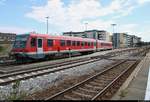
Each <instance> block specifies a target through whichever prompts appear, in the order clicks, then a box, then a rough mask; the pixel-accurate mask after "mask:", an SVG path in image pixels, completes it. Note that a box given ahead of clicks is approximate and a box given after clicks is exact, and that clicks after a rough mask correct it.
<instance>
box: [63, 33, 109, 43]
mask: <svg viewBox="0 0 150 102" xmlns="http://www.w3.org/2000/svg"><path fill="white" fill-rule="evenodd" d="M63 35H65V36H75V37H82V38H92V39H98V40H103V41H110V36H109V33H108V32H107V31H105V30H88V31H84V32H64V33H63Z"/></svg>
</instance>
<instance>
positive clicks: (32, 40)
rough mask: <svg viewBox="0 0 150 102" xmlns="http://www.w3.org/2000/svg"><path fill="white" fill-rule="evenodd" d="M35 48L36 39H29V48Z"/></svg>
mask: <svg viewBox="0 0 150 102" xmlns="http://www.w3.org/2000/svg"><path fill="white" fill-rule="evenodd" d="M35 46H36V38H32V39H31V47H35Z"/></svg>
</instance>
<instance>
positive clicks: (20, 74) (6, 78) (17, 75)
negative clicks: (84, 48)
mask: <svg viewBox="0 0 150 102" xmlns="http://www.w3.org/2000/svg"><path fill="white" fill-rule="evenodd" d="M113 56H114V55H111V56H110V55H109V54H106V56H96V57H87V58H81V59H76V60H72V61H67V62H61V63H55V64H53V65H51V66H49V65H46V66H45V65H44V66H39V67H38V68H37V67H36V68H32V69H24V70H23V69H22V70H13V71H10V72H4V75H0V85H5V84H9V83H12V82H15V81H17V80H25V79H29V78H33V77H36V76H41V75H45V74H49V73H54V72H58V71H61V70H65V69H70V68H73V67H76V66H80V65H85V64H88V63H92V62H96V61H99V60H101V59H103V58H106V57H113Z"/></svg>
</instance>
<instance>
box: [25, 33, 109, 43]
mask: <svg viewBox="0 0 150 102" xmlns="http://www.w3.org/2000/svg"><path fill="white" fill-rule="evenodd" d="M27 35H30V36H39V37H47V38H52V39H63V40H79V41H93V42H96V40H95V39H90V38H81V37H73V36H64V35H48V34H37V33H30V34H27ZM98 42H104V43H112V42H108V41H102V40H98Z"/></svg>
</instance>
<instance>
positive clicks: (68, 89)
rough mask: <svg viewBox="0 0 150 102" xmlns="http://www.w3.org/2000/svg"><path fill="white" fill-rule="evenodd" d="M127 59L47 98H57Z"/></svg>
mask: <svg viewBox="0 0 150 102" xmlns="http://www.w3.org/2000/svg"><path fill="white" fill-rule="evenodd" d="M126 61H127V60H123V61H121V62H119V63H117V64H115V65H113V66H111V67H109V68H107V69H105V70H103V71H101V72H99V73H97V74H96V75H94V76H91V77H90V78H87V79H86V80H84V81H82V82H79V83H77V84H75V85H73V86H72V87H69V88H67V89H65V90H63V91H61V92H59V93H56V94H54V95H52V96H51V97H48V98H46V99H45V100H52V99H54V98H56V97H58V96H60V95H62V94H64V93H66V92H68V91H70V90H72V89H74V88H76V87H78V86H80V85H82V84H84V83H86V82H87V81H90V80H92V79H94V78H95V77H97V76H99V75H102V74H104V73H105V72H107V71H109V70H111V69H112V68H114V67H116V66H118V65H120V64H122V63H124V62H126Z"/></svg>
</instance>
